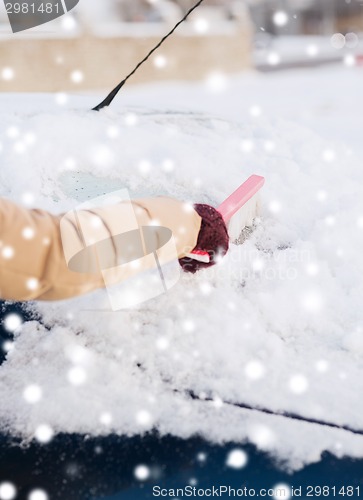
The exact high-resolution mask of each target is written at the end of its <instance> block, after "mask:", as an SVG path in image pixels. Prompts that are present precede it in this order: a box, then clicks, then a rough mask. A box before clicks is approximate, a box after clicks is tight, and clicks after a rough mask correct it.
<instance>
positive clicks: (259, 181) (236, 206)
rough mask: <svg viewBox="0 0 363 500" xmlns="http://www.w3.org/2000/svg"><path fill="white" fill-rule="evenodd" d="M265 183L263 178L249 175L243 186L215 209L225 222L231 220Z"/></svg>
mask: <svg viewBox="0 0 363 500" xmlns="http://www.w3.org/2000/svg"><path fill="white" fill-rule="evenodd" d="M264 183H265V179H264V177H261V176H259V175H251V177H249V178H248V179H247V180H246V181H245V182H244V183H243V184H241V185H240V187H239V188H238V189H236V191H234V192H233V193H232V194H231V195H230V196H228V198H227V199H225V200H224V202H223V203H222V204H221V205H219V207H218V208H217V210H218V212H219V213H220V214H221V215H222V217H223V220H224V221H225V222H229V221H230V220H231V218H232V217H233V216H234V215H235V214H236V213H237V212H238V210H240V208H242V207H243V205H245V204H246V203H247V202H248V201H249V200H250V199H251V198H252V197H253V196H255V194H256V193H257V192H258V191H259V190H260V189H261V188H262V186H263V185H264Z"/></svg>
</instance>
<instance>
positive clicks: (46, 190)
mask: <svg viewBox="0 0 363 500" xmlns="http://www.w3.org/2000/svg"><path fill="white" fill-rule="evenodd" d="M329 71H331V70H329ZM329 71H324V72H315V73H309V72H308V73H301V74H297V75H295V81H294V78H293V76H291V75H290V76H282V75H280V76H279V77H277V76H275V75H272V76H268V77H264V78H263V79H261V78H258V77H256V76H253V75H250V76H246V77H241V78H238V79H236V80H234V81H232V82H228V86H227V90H228V92H220V93H218V94H212V93H209V92H208V90H206V89H205V88H204V87H203V86H202V85H193V86H190V85H188V86H183V85H177V84H175V85H172V84H170V85H168V86H161V88H160V89H159V93H158V92H157V87H145V88H141V89H138V90H129V91H128V92H126V93H125V94H124V95H123V97H122V99H123V106H122V107H121V106H120V104H118V105H115V106H114V107H113V108H112V109H110V110H107V111H105V112H102V113H94V112H88V111H87V108H89V107H90V106H91V104H93V105H94V104H95V102H94V100H93V99H91V98H88V97H87V98H73V101H71V104H69V109H58V108H57V106H56V104H55V103H54V102H53V98H52V97H49V96H39V97H37V98H36V99H35V100H34V97H32V98H30V97H28V96H21V95H20V96H16V97H15V96H13V97H11V98H8V97H7V98H5V97H4V96H2V98H1V99H2V112H1V116H0V120H1V133H2V138H3V139H2V153H1V159H2V169H1V171H0V194H1V195H3V196H7V197H10V198H12V199H14V200H17V201H19V202H23V203H27V204H30V205H33V206H40V207H46V208H48V209H50V210H51V211H53V212H59V211H61V210H65V209H68V208H71V207H74V206H75V205H76V204H77V203H78V202H79V201H80V200H84V199H86V198H87V197H88V196H91V197H93V196H96V195H97V194H102V193H103V192H107V191H111V190H112V189H119V188H121V187H123V188H127V189H128V190H129V192H130V194H131V195H132V196H136V195H137V196H139V195H143V194H148V195H158V194H168V195H170V196H176V197H178V198H181V199H185V200H188V201H195V202H205V203H210V204H212V205H215V206H217V205H218V204H219V203H220V202H221V201H222V200H223V199H224V198H225V197H226V196H227V195H228V194H229V193H230V192H231V191H232V190H233V189H234V188H236V187H237V186H238V185H239V184H240V183H241V182H242V181H243V180H244V179H245V178H247V177H248V176H249V175H250V174H252V173H257V174H259V175H263V176H265V177H266V185H265V187H264V189H263V198H262V199H263V208H262V216H261V220H260V222H259V223H258V224H257V225H256V227H255V229H254V231H253V233H252V234H251V236H250V238H249V239H248V240H247V241H246V242H245V243H244V244H243V245H240V246H235V245H232V247H231V250H230V252H229V254H228V255H227V257H226V258H225V259H224V260H223V262H222V263H221V264H220V265H218V266H217V267H215V268H213V269H209V270H205V271H203V272H199V273H198V274H197V275H195V276H190V275H187V274H184V275H183V276H182V278H181V280H180V281H179V283H178V284H177V285H176V286H175V287H174V288H173V289H172V290H170V291H169V292H168V293H167V294H166V295H163V296H160V297H158V298H155V299H153V300H151V301H149V302H147V303H144V304H142V306H140V307H138V308H135V309H133V310H129V311H119V312H111V311H108V309H109V308H108V298H107V294H106V292H104V291H98V292H96V293H94V294H91V295H88V296H86V297H82V298H78V299H74V300H69V301H65V302H59V303H43V304H41V303H38V304H36V309H37V310H38V311H40V313H41V315H42V323H40V322H38V321H32V322H28V323H26V324H24V325H23V326H22V327H21V328H19V329H18V330H17V331H16V332H15V343H14V345H13V349H11V350H10V351H9V353H8V355H7V360H6V362H5V363H4V364H3V365H2V366H1V367H0V398H1V402H2V404H1V407H0V422H1V429H2V430H3V431H4V430H7V431H9V432H11V433H13V434H15V435H21V436H23V437H24V438H25V439H27V438H31V437H32V436H34V434H35V432H36V430H37V429H38V428H39V426H40V425H42V424H47V425H49V426H50V427H51V428H52V429H53V430H54V432H61V431H62V432H78V433H89V434H91V435H100V434H106V433H109V432H116V433H119V434H126V435H132V434H135V433H142V432H145V431H147V430H150V429H151V428H156V429H158V430H159V431H160V432H161V433H163V434H165V433H172V434H174V435H178V436H182V437H185V438H187V437H189V436H191V435H193V434H196V433H198V434H201V435H203V436H204V437H206V438H207V439H210V440H211V441H213V442H225V441H228V440H234V441H239V442H241V443H243V442H245V441H246V440H249V441H251V442H253V443H255V444H256V445H257V446H258V447H259V448H260V449H262V450H266V451H268V452H270V453H271V454H272V455H273V456H275V457H276V459H277V460H278V461H279V462H281V464H284V466H285V467H287V468H290V469H297V468H299V467H301V466H302V465H303V464H305V463H309V462H314V461H318V460H319V458H320V455H321V453H322V451H324V450H329V451H330V452H332V453H334V454H336V455H337V456H343V455H351V456H357V457H362V456H363V451H362V450H363V437H361V436H356V435H353V434H351V433H349V432H347V431H343V430H336V429H330V428H326V427H323V426H319V425H316V424H309V423H303V422H297V421H293V420H290V419H288V418H284V417H281V416H270V415H265V414H261V413H258V412H254V411H249V410H244V409H240V408H235V407H233V406H230V405H227V404H223V401H228V402H236V403H246V404H249V405H252V406H257V407H258V406H262V407H265V408H269V409H271V410H274V411H277V412H279V411H288V412H292V413H296V414H299V415H302V416H306V417H308V418H315V419H319V420H326V421H329V422H333V423H336V424H339V425H349V426H351V427H354V428H357V429H363V417H362V414H363V412H362V403H361V397H360V396H361V394H362V392H363V377H362V372H363V330H362V319H363V318H362V315H363V314H362V307H361V301H362V296H363V282H362V275H363V259H362V250H363V196H362V194H363V188H362V183H363V169H362V164H361V160H360V159H359V155H360V152H359V151H358V154H357V155H356V154H355V153H354V152H353V151H352V147H351V146H352V144H350V143H349V141H340V142H339V141H338V140H337V137H338V136H337V134H336V133H335V132H336V130H337V128H336V127H334V125H336V124H337V122H341V121H343V122H345V126H346V127H349V123H347V122H346V121H345V117H344V115H342V114H341V113H340V110H341V109H342V108H344V106H343V104H342V102H344V99H346V98H348V99H349V98H352V96H351V94H349V96H348V97H347V96H346V95H339V94H338V93H337V94H336V100H335V101H332V103H333V104H335V107H331V108H330V111H329V112H330V119H329V120H327V122H328V121H329V122H330V125H331V128H328V127H327V130H326V136H325V137H324V138H322V137H321V136H320V135H319V134H318V133H317V132H316V131H314V130H313V129H314V128H315V127H316V121H318V118H317V120H316V121H315V117H316V115H319V110H320V108H319V107H317V104H316V103H317V101H318V98H317V96H318V95H320V98H321V102H324V100H325V99H326V98H327V93H326V92H325V89H324V88H320V90H317V89H316V92H315V93H314V94H313V93H309V92H306V100H305V102H304V103H301V101H300V99H299V97H300V96H299V92H301V94H303V93H305V91H306V89H307V87H309V85H310V84H311V83H312V82H314V86H319V84H320V85H322V86H324V82H327V81H330V82H332V81H335V82H337V84H338V83H339V84H342V82H343V80H344V82H345V85H346V87H347V88H349V84H348V81H347V80H345V73H341V72H340V70H339V71H338V70H334V71H331V73H330V74H329ZM352 74H354V76H355V78H351V80H350V82H351V83H350V85H351V88H350V89H349V90H350V93H352V92H353V91H357V89H359V85H361V83H362V82H361V80H362V75H361V74H360V73H359V72H358V70H357V71H356V72H355V73H350V75H352ZM339 75H341V78H342V80H341V81H340V82H339ZM278 79H280V80H278ZM334 79H335V80H334ZM253 80H254V81H255V85H253V86H252V84H251V82H253ZM278 81H279V83H278ZM286 82H288V85H290V84H292V85H293V86H294V87H293V88H294V89H295V91H296V94H297V95H296V101H293V99H292V96H290V97H289V103H290V104H291V103H293V102H295V113H296V116H297V119H298V121H300V122H302V121H304V120H302V119H299V113H300V111H301V112H302V111H303V110H304V111H305V112H306V113H309V112H311V117H312V119H311V121H310V124H311V127H310V128H307V127H306V126H301V125H299V124H298V123H297V122H294V121H291V116H289V115H290V114H291V113H292V110H291V108H290V106H289V105H287V106H281V103H282V102H283V100H284V95H283V94H284V92H285V93H286V88H285V87H284V85H285V84H286ZM209 88H210V87H209ZM274 88H275V89H279V91H276V93H275V94H273V93H272V91H273V89H274ZM284 89H285V90H284ZM212 90H216V88H212ZM217 90H219V91H221V90H223V89H221V88H220V87H218V89H217ZM327 92H328V94H329V89H328V91H327ZM357 93H358V91H357ZM172 95H174V96H178V95H179V96H183V98H184V100H185V102H184V103H183V99H181V102H180V104H179V106H178V105H177V104H176V103H175V105H174V106H173V108H171V107H168V109H165V110H164V111H163V109H162V108H163V105H164V104H165V103H166V106H169V103H168V100H170V98H171V96H172ZM274 96H275V109H273V107H272V108H271V106H272V105H271V100H274ZM30 99H32V101H31V100H30ZM188 99H189V100H190V101H189V102H190V103H191V108H192V107H193V111H190V110H189V111H188V110H187V108H186V102H187V100H188ZM257 99H258V100H257ZM58 100H59V99H58ZM148 100H150V106H149V107H135V106H132V105H133V104H134V102H133V101H138V102H140V103H141V102H142V101H144V102H142V104H143V105H144V106H145V105H146V101H148ZM60 101H62V99H60ZM96 101H97V100H96ZM124 101H128V102H129V105H128V107H127V106H126V104H125V102H124ZM72 102H73V103H74V105H73V104H72ZM175 102H177V101H175ZM193 103H194V104H195V105H193ZM223 103H224V105H223ZM257 104H258V105H259V107H257ZM250 107H251V109H250ZM269 107H270V108H269ZM357 107H358V106H357ZM66 108H67V106H66ZM82 108H83V109H82ZM213 109H214V111H211V110H213ZM223 109H224V110H225V112H223ZM246 109H247V112H246ZM156 110H158V111H156ZM208 110H209V111H208ZM216 110H217V111H216ZM316 110H318V111H317V113H315V112H316ZM356 112H357V113H358V112H359V109H357V110H356ZM314 113H315V114H314ZM349 113H352V110H349ZM304 116H305V118H306V115H304ZM286 117H288V118H290V119H289V120H287V119H286ZM334 120H335V121H334ZM329 131H330V132H329ZM353 142H354V141H353ZM353 146H354V144H353ZM32 195H33V196H34V199H32ZM72 381H73V383H72ZM33 386H35V387H33ZM37 387H38V389H37ZM26 389H27V392H25V397H24V390H26ZM39 389H40V390H41V392H40V391H39ZM189 391H193V392H194V393H195V394H198V395H200V397H201V399H202V400H193V399H192V398H191V397H190V396H189ZM205 396H207V397H208V398H212V399H213V400H214V401H203V398H204V397H205ZM29 401H33V403H32V404H31V403H29Z"/></svg>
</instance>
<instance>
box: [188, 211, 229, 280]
mask: <svg viewBox="0 0 363 500" xmlns="http://www.w3.org/2000/svg"><path fill="white" fill-rule="evenodd" d="M194 210H195V211H196V212H197V213H198V214H199V215H200V217H201V218H202V224H201V227H200V231H199V235H198V240H197V245H196V247H195V248H194V250H201V251H205V252H208V254H209V262H199V261H197V260H195V259H192V258H191V257H183V258H181V259H179V263H180V265H181V266H182V268H183V270H184V271H187V272H190V273H193V274H194V273H195V272H196V271H198V269H203V268H205V267H210V266H213V265H214V264H216V263H217V261H218V259H220V258H221V257H223V256H224V255H225V254H226V253H227V251H228V247H229V236H228V231H227V227H226V224H225V223H224V220H223V218H222V216H221V214H220V213H219V212H218V211H217V210H216V209H215V208H213V207H211V206H209V205H204V204H199V203H198V204H196V205H194Z"/></svg>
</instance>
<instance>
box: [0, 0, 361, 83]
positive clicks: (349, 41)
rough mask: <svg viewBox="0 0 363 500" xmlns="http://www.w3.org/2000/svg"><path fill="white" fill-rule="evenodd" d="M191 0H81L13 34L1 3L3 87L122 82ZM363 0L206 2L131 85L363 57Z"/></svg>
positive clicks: (0, 71) (0, 69)
mask: <svg viewBox="0 0 363 500" xmlns="http://www.w3.org/2000/svg"><path fill="white" fill-rule="evenodd" d="M193 3H195V2H194V0H102V1H100V0H80V2H79V4H78V5H77V6H76V7H75V8H74V9H73V10H72V11H70V12H69V13H68V14H67V15H64V16H62V17H59V18H58V19H55V20H54V21H51V22H49V23H46V24H44V25H41V26H39V27H37V28H33V29H30V30H27V31H23V32H20V33H16V34H14V33H12V31H11V28H10V24H9V21H8V18H7V13H6V11H5V6H4V3H3V2H1V6H0V91H2V92H4V91H5V92H7V91H8V92H14V91H27V92H30V91H37V92H61V91H77V90H81V91H88V90H103V89H109V88H110V87H112V86H114V85H115V84H116V83H118V82H119V81H120V79H122V78H123V77H124V76H125V75H126V74H127V73H128V72H129V71H130V70H131V69H133V67H134V66H135V64H136V63H137V62H138V61H139V60H140V59H142V58H143V57H144V56H145V54H146V53H147V52H148V51H149V50H150V49H151V48H152V47H153V45H155V44H156V43H157V42H158V41H159V39H160V38H161V37H162V36H163V35H164V34H165V33H166V32H167V31H168V30H169V29H170V28H171V27H172V26H173V25H174V24H175V23H176V22H177V21H178V20H179V19H180V18H181V17H182V16H183V14H184V13H185V12H186V11H187V9H188V8H190V7H191V6H192V5H193ZM362 31H363V1H362V0H205V1H204V3H203V4H202V5H201V6H200V7H199V8H198V9H197V10H196V11H195V12H194V13H193V14H192V15H191V16H190V18H189V19H188V21H187V22H186V23H184V24H183V25H182V26H181V27H180V28H179V29H178V31H177V32H176V34H175V35H174V36H173V37H171V39H169V40H168V41H167V42H166V43H165V44H164V45H163V46H162V48H161V49H160V50H159V51H157V53H156V54H155V55H154V56H153V58H152V59H151V61H149V62H148V63H147V64H145V65H144V66H143V68H142V69H141V70H140V71H138V73H137V74H136V75H135V77H134V78H133V79H132V80H131V81H130V83H140V82H150V81H156V80H201V79H204V78H206V77H207V76H208V74H210V73H212V72H215V71H219V72H223V73H226V74H234V73H238V72H241V71H245V70H251V69H255V70H257V71H260V72H266V71H278V70H280V69H286V68H294V67H302V66H317V65H322V64H329V63H336V62H338V61H343V62H344V64H346V65H350V66H352V65H358V64H361V63H362V56H361V54H363V47H362V42H361V38H362V37H361V32H362Z"/></svg>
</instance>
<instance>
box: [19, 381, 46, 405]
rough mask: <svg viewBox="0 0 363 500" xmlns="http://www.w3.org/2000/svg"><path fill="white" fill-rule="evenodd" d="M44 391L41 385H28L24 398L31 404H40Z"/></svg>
mask: <svg viewBox="0 0 363 500" xmlns="http://www.w3.org/2000/svg"><path fill="white" fill-rule="evenodd" d="M42 395H43V391H42V389H41V387H39V385H35V384H32V385H28V387H26V388H25V389H24V391H23V397H24V399H25V401H26V402H27V403H29V404H35V403H38V402H39V401H40V400H41V399H42Z"/></svg>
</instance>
